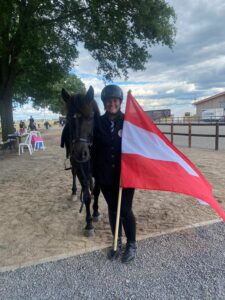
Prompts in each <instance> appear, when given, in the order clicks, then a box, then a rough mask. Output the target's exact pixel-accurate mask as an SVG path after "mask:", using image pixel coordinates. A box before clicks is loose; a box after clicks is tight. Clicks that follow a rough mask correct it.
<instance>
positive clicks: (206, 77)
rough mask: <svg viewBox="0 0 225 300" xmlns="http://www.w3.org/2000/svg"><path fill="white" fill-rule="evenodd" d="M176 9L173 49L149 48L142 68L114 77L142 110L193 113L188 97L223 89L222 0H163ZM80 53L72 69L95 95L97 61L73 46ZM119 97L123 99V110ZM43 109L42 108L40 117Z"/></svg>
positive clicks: (224, 37) (224, 38)
mask: <svg viewBox="0 0 225 300" xmlns="http://www.w3.org/2000/svg"><path fill="white" fill-rule="evenodd" d="M167 2H168V3H169V4H171V5H172V6H173V7H174V9H175V12H176V15H177V21H176V28H177V35H176V38H175V42H176V44H175V46H174V47H173V50H171V49H169V48H168V47H166V46H163V47H162V46H161V45H158V46H155V47H154V48H152V49H151V50H150V53H151V55H152V57H151V59H150V60H149V62H148V63H147V64H146V70H144V71H138V72H133V71H130V72H129V78H128V80H127V81H124V80H123V79H119V78H115V79H114V83H116V84H118V85H120V86H121V88H122V89H123V92H124V95H126V94H127V91H128V90H130V89H131V90H132V94H133V96H134V97H135V98H136V99H137V101H138V102H139V104H140V105H141V106H142V108H143V109H144V110H153V109H164V108H165V109H168V108H169V109H171V112H172V114H173V115H174V116H183V115H184V113H185V112H191V113H192V114H194V113H195V110H196V109H195V106H194V105H192V102H193V101H196V100H201V99H204V98H206V97H209V96H212V95H215V94H217V93H220V92H223V91H225V30H224V28H225V1H224V0H214V1H210V0H187V1H181V0H168V1H167ZM79 50H80V56H79V58H78V60H77V62H76V64H75V65H76V67H75V69H74V70H72V73H74V74H76V75H77V76H78V77H79V78H80V79H81V80H82V81H83V82H84V83H85V85H86V88H88V87H89V85H92V86H93V87H94V89H95V98H96V100H97V102H98V104H99V106H100V109H101V111H102V112H103V106H102V103H101V100H100V93H101V90H102V88H103V87H104V82H103V80H102V78H101V77H100V76H99V75H97V62H95V61H94V60H93V59H92V58H91V56H90V54H89V53H88V52H87V51H86V50H84V49H83V48H82V46H80V47H79ZM124 107H125V101H124V103H123V108H122V110H124ZM47 115H48V112H47V111H46V116H47Z"/></svg>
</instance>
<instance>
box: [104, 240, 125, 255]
mask: <svg viewBox="0 0 225 300" xmlns="http://www.w3.org/2000/svg"><path fill="white" fill-rule="evenodd" d="M121 254H122V238H121V237H118V241H117V250H116V251H114V249H113V248H111V249H110V250H109V251H108V252H107V258H108V259H109V260H114V259H117V258H118V257H119V256H121Z"/></svg>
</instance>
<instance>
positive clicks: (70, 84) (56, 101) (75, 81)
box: [34, 74, 86, 115]
mask: <svg viewBox="0 0 225 300" xmlns="http://www.w3.org/2000/svg"><path fill="white" fill-rule="evenodd" d="M62 88H65V89H66V90H67V91H68V92H69V93H70V94H76V93H85V92H86V90H85V85H84V83H83V82H82V81H81V80H80V79H79V78H78V77H77V76H76V75H72V74H69V75H65V76H64V77H63V78H62V79H61V80H59V81H58V82H56V83H55V84H54V85H53V86H51V87H50V88H49V90H50V91H51V93H49V94H48V95H45V97H43V98H41V99H37V98H36V99H34V106H35V107H48V108H49V109H50V110H51V111H53V112H55V113H60V114H62V115H65V113H66V112H65V103H64V101H63V99H62V96H61V90H62Z"/></svg>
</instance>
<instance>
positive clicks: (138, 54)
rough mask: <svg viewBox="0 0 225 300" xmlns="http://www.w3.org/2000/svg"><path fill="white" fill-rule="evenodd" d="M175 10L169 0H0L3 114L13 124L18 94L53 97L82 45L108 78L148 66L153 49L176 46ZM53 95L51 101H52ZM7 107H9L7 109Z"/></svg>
mask: <svg viewBox="0 0 225 300" xmlns="http://www.w3.org/2000/svg"><path fill="white" fill-rule="evenodd" d="M175 19H176V18H175V13H174V10H173V8H172V7H171V6H170V5H169V4H167V3H166V1H165V0H139V1H137V0H111V1H108V0H85V1H83V0H5V1H4V0H2V1H0V20H1V24H0V115H1V117H2V120H3V114H4V115H5V114H6V115H7V116H6V117H4V121H2V122H5V124H6V123H7V124H8V125H7V126H6V125H5V126H4V124H3V131H4V135H5V136H6V130H7V129H6V128H7V127H9V125H10V124H11V125H10V127H11V128H12V123H13V119H12V98H13V99H15V100H16V101H18V102H19V103H21V104H23V103H24V102H25V101H26V99H27V97H32V98H34V99H35V101H36V102H35V103H36V105H37V104H38V103H39V104H40V105H41V104H42V103H41V99H47V97H50V98H51V99H52V97H51V94H52V87H53V86H54V84H55V83H56V82H59V80H60V79H61V78H63V76H65V74H67V73H68V72H69V70H70V69H71V68H72V67H73V66H74V62H75V61H76V59H77V58H78V50H77V46H78V43H79V42H80V43H83V45H84V47H85V48H86V49H87V50H88V51H89V52H90V54H91V55H92V57H93V58H94V59H95V60H96V61H98V63H99V65H98V72H99V73H102V74H103V75H104V76H105V78H106V79H107V80H110V79H112V78H113V77H115V76H124V77H125V78H127V76H128V72H129V69H132V70H143V69H144V65H145V63H146V62H147V60H148V59H149V58H150V56H151V55H150V49H151V47H152V46H154V45H155V44H158V43H161V44H162V45H167V46H169V47H172V46H173V43H174V36H175V27H174V24H175ZM50 98H49V99H50ZM3 107H4V109H3Z"/></svg>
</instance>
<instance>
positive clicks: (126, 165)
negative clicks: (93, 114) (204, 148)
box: [121, 93, 225, 221]
mask: <svg viewBox="0 0 225 300" xmlns="http://www.w3.org/2000/svg"><path fill="white" fill-rule="evenodd" d="M121 186H122V187H124V188H129V187H132V188H139V189H148V190H160V191H170V192H175V193H181V194H185V195H188V196H192V197H194V198H197V199H200V200H202V201H203V202H205V203H208V204H209V205H210V206H211V207H212V208H213V209H214V210H215V211H216V212H217V213H218V214H219V215H220V216H221V217H222V218H223V220H224V221H225V212H224V211H223V210H222V208H221V207H220V205H219V203H218V202H217V201H216V199H215V198H214V197H213V195H212V187H211V185H210V184H209V183H208V181H207V180H206V179H205V178H204V176H203V175H202V174H201V173H200V171H199V170H198V169H197V168H196V167H195V166H194V164H192V162H190V161H189V159H188V158H187V157H185V156H184V155H183V154H182V153H181V152H180V151H179V150H178V149H177V148H176V147H174V146H173V145H172V144H171V143H170V141H169V140H168V139H167V138H166V137H165V136H164V135H163V134H162V133H161V131H160V130H159V129H158V128H157V127H156V125H155V124H154V123H153V121H152V120H151V119H150V118H149V117H148V116H147V114H146V113H145V112H144V111H143V110H142V108H141V107H140V105H139V104H138V103H137V101H136V100H135V99H134V97H133V96H132V95H131V93H128V96H127V105H126V112H125V118H124V125H123V133H122V158H121Z"/></svg>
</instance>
